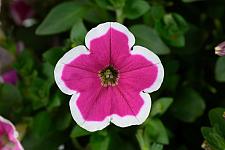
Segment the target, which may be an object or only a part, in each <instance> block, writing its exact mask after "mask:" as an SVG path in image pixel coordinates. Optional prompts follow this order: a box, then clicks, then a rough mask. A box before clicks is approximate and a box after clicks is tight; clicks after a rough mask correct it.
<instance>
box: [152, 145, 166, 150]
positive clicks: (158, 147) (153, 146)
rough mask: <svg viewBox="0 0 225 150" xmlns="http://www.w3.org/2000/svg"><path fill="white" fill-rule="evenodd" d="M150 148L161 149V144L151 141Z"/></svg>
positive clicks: (153, 149)
mask: <svg viewBox="0 0 225 150" xmlns="http://www.w3.org/2000/svg"><path fill="white" fill-rule="evenodd" d="M150 150H163V145H162V144H158V143H153V144H152V145H151V148H150Z"/></svg>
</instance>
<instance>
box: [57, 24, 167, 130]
mask: <svg viewBox="0 0 225 150" xmlns="http://www.w3.org/2000/svg"><path fill="white" fill-rule="evenodd" d="M85 43H86V47H85V46H82V45H80V46H77V47H74V48H73V49H71V50H70V51H68V52H67V53H66V54H65V55H64V56H63V57H62V58H61V59H60V60H59V61H58V63H57V64H56V67H55V70H54V75H55V80H56V83H57V85H58V87H59V88H60V89H61V91H62V92H64V93H65V94H68V95H72V97H71V99H70V110H71V113H72V116H73V119H74V120H75V121H76V122H77V124H78V125H80V126H81V127H83V128H84V129H86V130H88V131H96V130H101V129H103V128H105V127H106V126H108V125H109V124H110V122H112V123H113V124H115V125H117V126H120V127H127V126H131V125H139V124H141V123H143V122H144V121H145V120H146V118H147V117H148V115H149V112H150V108H151V98H150V95H149V94H148V93H151V92H153V91H156V90H158V89H159V88H160V86H161V83H162V81H163V77H164V69H163V66H162V64H161V61H160V59H159V58H158V56H157V55H155V54H154V53H153V52H151V51H150V50H148V49H146V48H144V47H142V46H133V45H134V43H135V38H134V36H133V34H132V33H131V32H130V31H129V30H128V29H127V28H126V27H125V26H123V25H122V24H119V23H116V22H106V23H103V24H100V25H98V26H97V27H95V28H93V29H91V30H90V31H89V32H88V33H87V35H86V38H85Z"/></svg>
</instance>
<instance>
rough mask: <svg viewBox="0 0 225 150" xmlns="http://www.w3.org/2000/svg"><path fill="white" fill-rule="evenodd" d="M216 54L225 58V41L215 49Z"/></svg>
mask: <svg viewBox="0 0 225 150" xmlns="http://www.w3.org/2000/svg"><path fill="white" fill-rule="evenodd" d="M215 54H216V55H219V56H225V41H224V42H222V43H220V44H219V45H217V46H216V47H215Z"/></svg>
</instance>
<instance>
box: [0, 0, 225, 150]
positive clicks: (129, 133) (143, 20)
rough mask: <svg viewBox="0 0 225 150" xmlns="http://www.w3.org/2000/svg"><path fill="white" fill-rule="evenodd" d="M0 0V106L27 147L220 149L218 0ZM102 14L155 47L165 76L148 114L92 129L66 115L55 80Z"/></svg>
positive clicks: (65, 100)
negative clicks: (130, 122) (131, 122)
mask: <svg viewBox="0 0 225 150" xmlns="http://www.w3.org/2000/svg"><path fill="white" fill-rule="evenodd" d="M0 4H1V5H0V6H1V12H0V76H1V77H0V82H1V83H0V115H1V116H4V117H5V118H7V119H9V120H11V121H12V122H13V123H14V124H15V125H16V128H17V130H18V132H19V133H20V140H21V142H22V145H23V146H24V148H25V150H73V149H74V150H115V149H116V150H163V149H165V150H198V149H205V150H224V149H225V114H224V112H225V57H223V56H218V55H215V50H214V48H215V47H216V46H217V45H218V44H219V43H221V42H223V41H225V22H224V21H225V1H224V0H213V1H212V0H2V1H1V3H0ZM107 21H117V22H120V23H122V24H124V25H125V26H127V27H128V28H129V29H130V31H131V32H132V33H133V34H134V35H135V37H136V44H138V45H142V46H145V47H147V48H148V49H150V50H152V51H153V52H154V53H156V54H157V55H158V56H159V57H160V59H161V60H162V63H163V66H164V68H165V80H164V82H163V85H162V87H161V88H160V90H159V91H156V92H154V93H152V94H151V97H152V102H153V106H152V110H151V113H150V116H149V118H148V119H147V120H146V121H145V123H144V124H142V125H140V126H132V127H128V128H119V127H116V126H114V125H110V126H109V127H107V128H106V129H104V130H102V131H99V132H94V133H90V132H87V131H85V130H84V129H82V128H80V127H79V126H77V125H76V123H75V122H74V120H73V119H72V118H71V114H70V110H69V99H70V96H66V95H65V94H63V93H62V92H61V91H60V90H59V89H58V87H57V86H56V84H55V81H54V76H53V70H54V66H55V64H56V62H57V61H58V59H59V58H61V57H62V55H63V54H64V53H65V52H66V51H68V50H69V49H71V48H72V47H75V46H77V45H80V44H84V37H85V35H86V33H87V31H89V30H90V29H91V28H93V27H95V26H97V25H98V24H100V23H103V22H107ZM224 45H225V44H224ZM224 45H220V47H221V49H223V48H224V47H225V46H224ZM220 55H223V54H220Z"/></svg>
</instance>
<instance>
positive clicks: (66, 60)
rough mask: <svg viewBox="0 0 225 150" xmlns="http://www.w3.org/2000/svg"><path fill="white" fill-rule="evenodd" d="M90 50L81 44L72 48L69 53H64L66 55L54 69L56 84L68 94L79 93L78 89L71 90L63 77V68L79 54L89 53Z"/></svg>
mask: <svg viewBox="0 0 225 150" xmlns="http://www.w3.org/2000/svg"><path fill="white" fill-rule="evenodd" d="M89 53H90V52H89V51H88V50H87V48H86V47H85V46H83V45H79V46H77V47H74V48H72V49H71V50H69V51H68V52H67V53H65V54H64V56H63V57H62V58H61V59H60V60H59V61H58V62H57V64H56V66H55V70H54V77H55V81H56V84H57V85H58V87H59V89H60V90H61V91H62V92H63V93H65V94H68V95H72V94H75V93H77V91H74V90H71V89H70V88H68V87H67V86H66V85H65V84H64V81H63V80H62V79H61V77H62V72H63V68H64V66H65V65H66V64H69V63H70V62H71V61H73V60H74V59H76V58H77V57H78V56H80V55H82V54H89Z"/></svg>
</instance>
